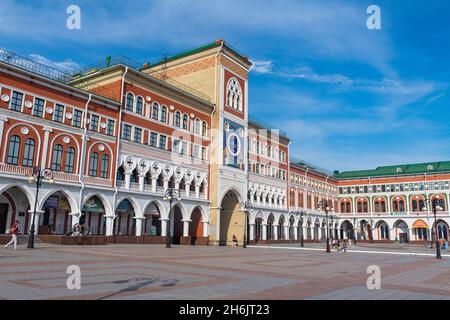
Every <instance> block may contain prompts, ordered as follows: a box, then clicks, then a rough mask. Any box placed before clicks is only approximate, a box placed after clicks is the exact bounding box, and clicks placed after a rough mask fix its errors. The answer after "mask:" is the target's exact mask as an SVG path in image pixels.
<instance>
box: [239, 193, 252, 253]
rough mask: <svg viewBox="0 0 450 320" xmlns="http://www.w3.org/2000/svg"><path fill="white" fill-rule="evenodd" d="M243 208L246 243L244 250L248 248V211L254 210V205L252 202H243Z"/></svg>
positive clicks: (243, 244)
mask: <svg viewBox="0 0 450 320" xmlns="http://www.w3.org/2000/svg"><path fill="white" fill-rule="evenodd" d="M241 208H243V210H244V241H243V242H242V248H244V249H245V248H247V211H248V210H251V209H253V204H252V203H251V202H250V201H248V200H247V201H243V202H241Z"/></svg>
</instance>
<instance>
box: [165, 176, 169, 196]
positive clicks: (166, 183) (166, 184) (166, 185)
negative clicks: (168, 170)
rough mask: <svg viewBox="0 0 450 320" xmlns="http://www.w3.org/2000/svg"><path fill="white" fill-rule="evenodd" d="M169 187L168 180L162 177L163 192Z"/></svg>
mask: <svg viewBox="0 0 450 320" xmlns="http://www.w3.org/2000/svg"><path fill="white" fill-rule="evenodd" d="M168 188H169V180H168V179H165V178H164V193H165V192H166V190H167V189H168Z"/></svg>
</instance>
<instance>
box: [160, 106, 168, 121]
mask: <svg viewBox="0 0 450 320" xmlns="http://www.w3.org/2000/svg"><path fill="white" fill-rule="evenodd" d="M161 122H167V107H165V106H163V107H162V108H161Z"/></svg>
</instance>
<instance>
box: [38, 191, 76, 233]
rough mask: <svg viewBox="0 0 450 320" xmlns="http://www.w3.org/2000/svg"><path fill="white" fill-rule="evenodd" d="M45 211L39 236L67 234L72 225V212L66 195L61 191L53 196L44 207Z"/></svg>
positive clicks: (46, 201)
mask: <svg viewBox="0 0 450 320" xmlns="http://www.w3.org/2000/svg"><path fill="white" fill-rule="evenodd" d="M42 210H44V214H43V218H42V220H41V224H40V225H39V228H38V229H37V230H38V234H66V233H67V232H68V231H69V229H70V226H71V225H72V217H71V216H70V215H69V213H70V212H71V211H72V209H71V207H70V203H69V200H68V199H67V197H66V195H65V194H64V193H62V192H60V191H58V192H55V193H53V194H51V195H50V196H49V197H48V198H47V199H46V200H45V202H44V204H43V205H42Z"/></svg>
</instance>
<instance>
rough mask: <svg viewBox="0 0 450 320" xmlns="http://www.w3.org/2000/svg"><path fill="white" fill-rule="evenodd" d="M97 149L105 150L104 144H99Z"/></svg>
mask: <svg viewBox="0 0 450 320" xmlns="http://www.w3.org/2000/svg"><path fill="white" fill-rule="evenodd" d="M98 150H100V151H101V152H103V151H105V146H104V145H103V144H101V145H99V146H98Z"/></svg>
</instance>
